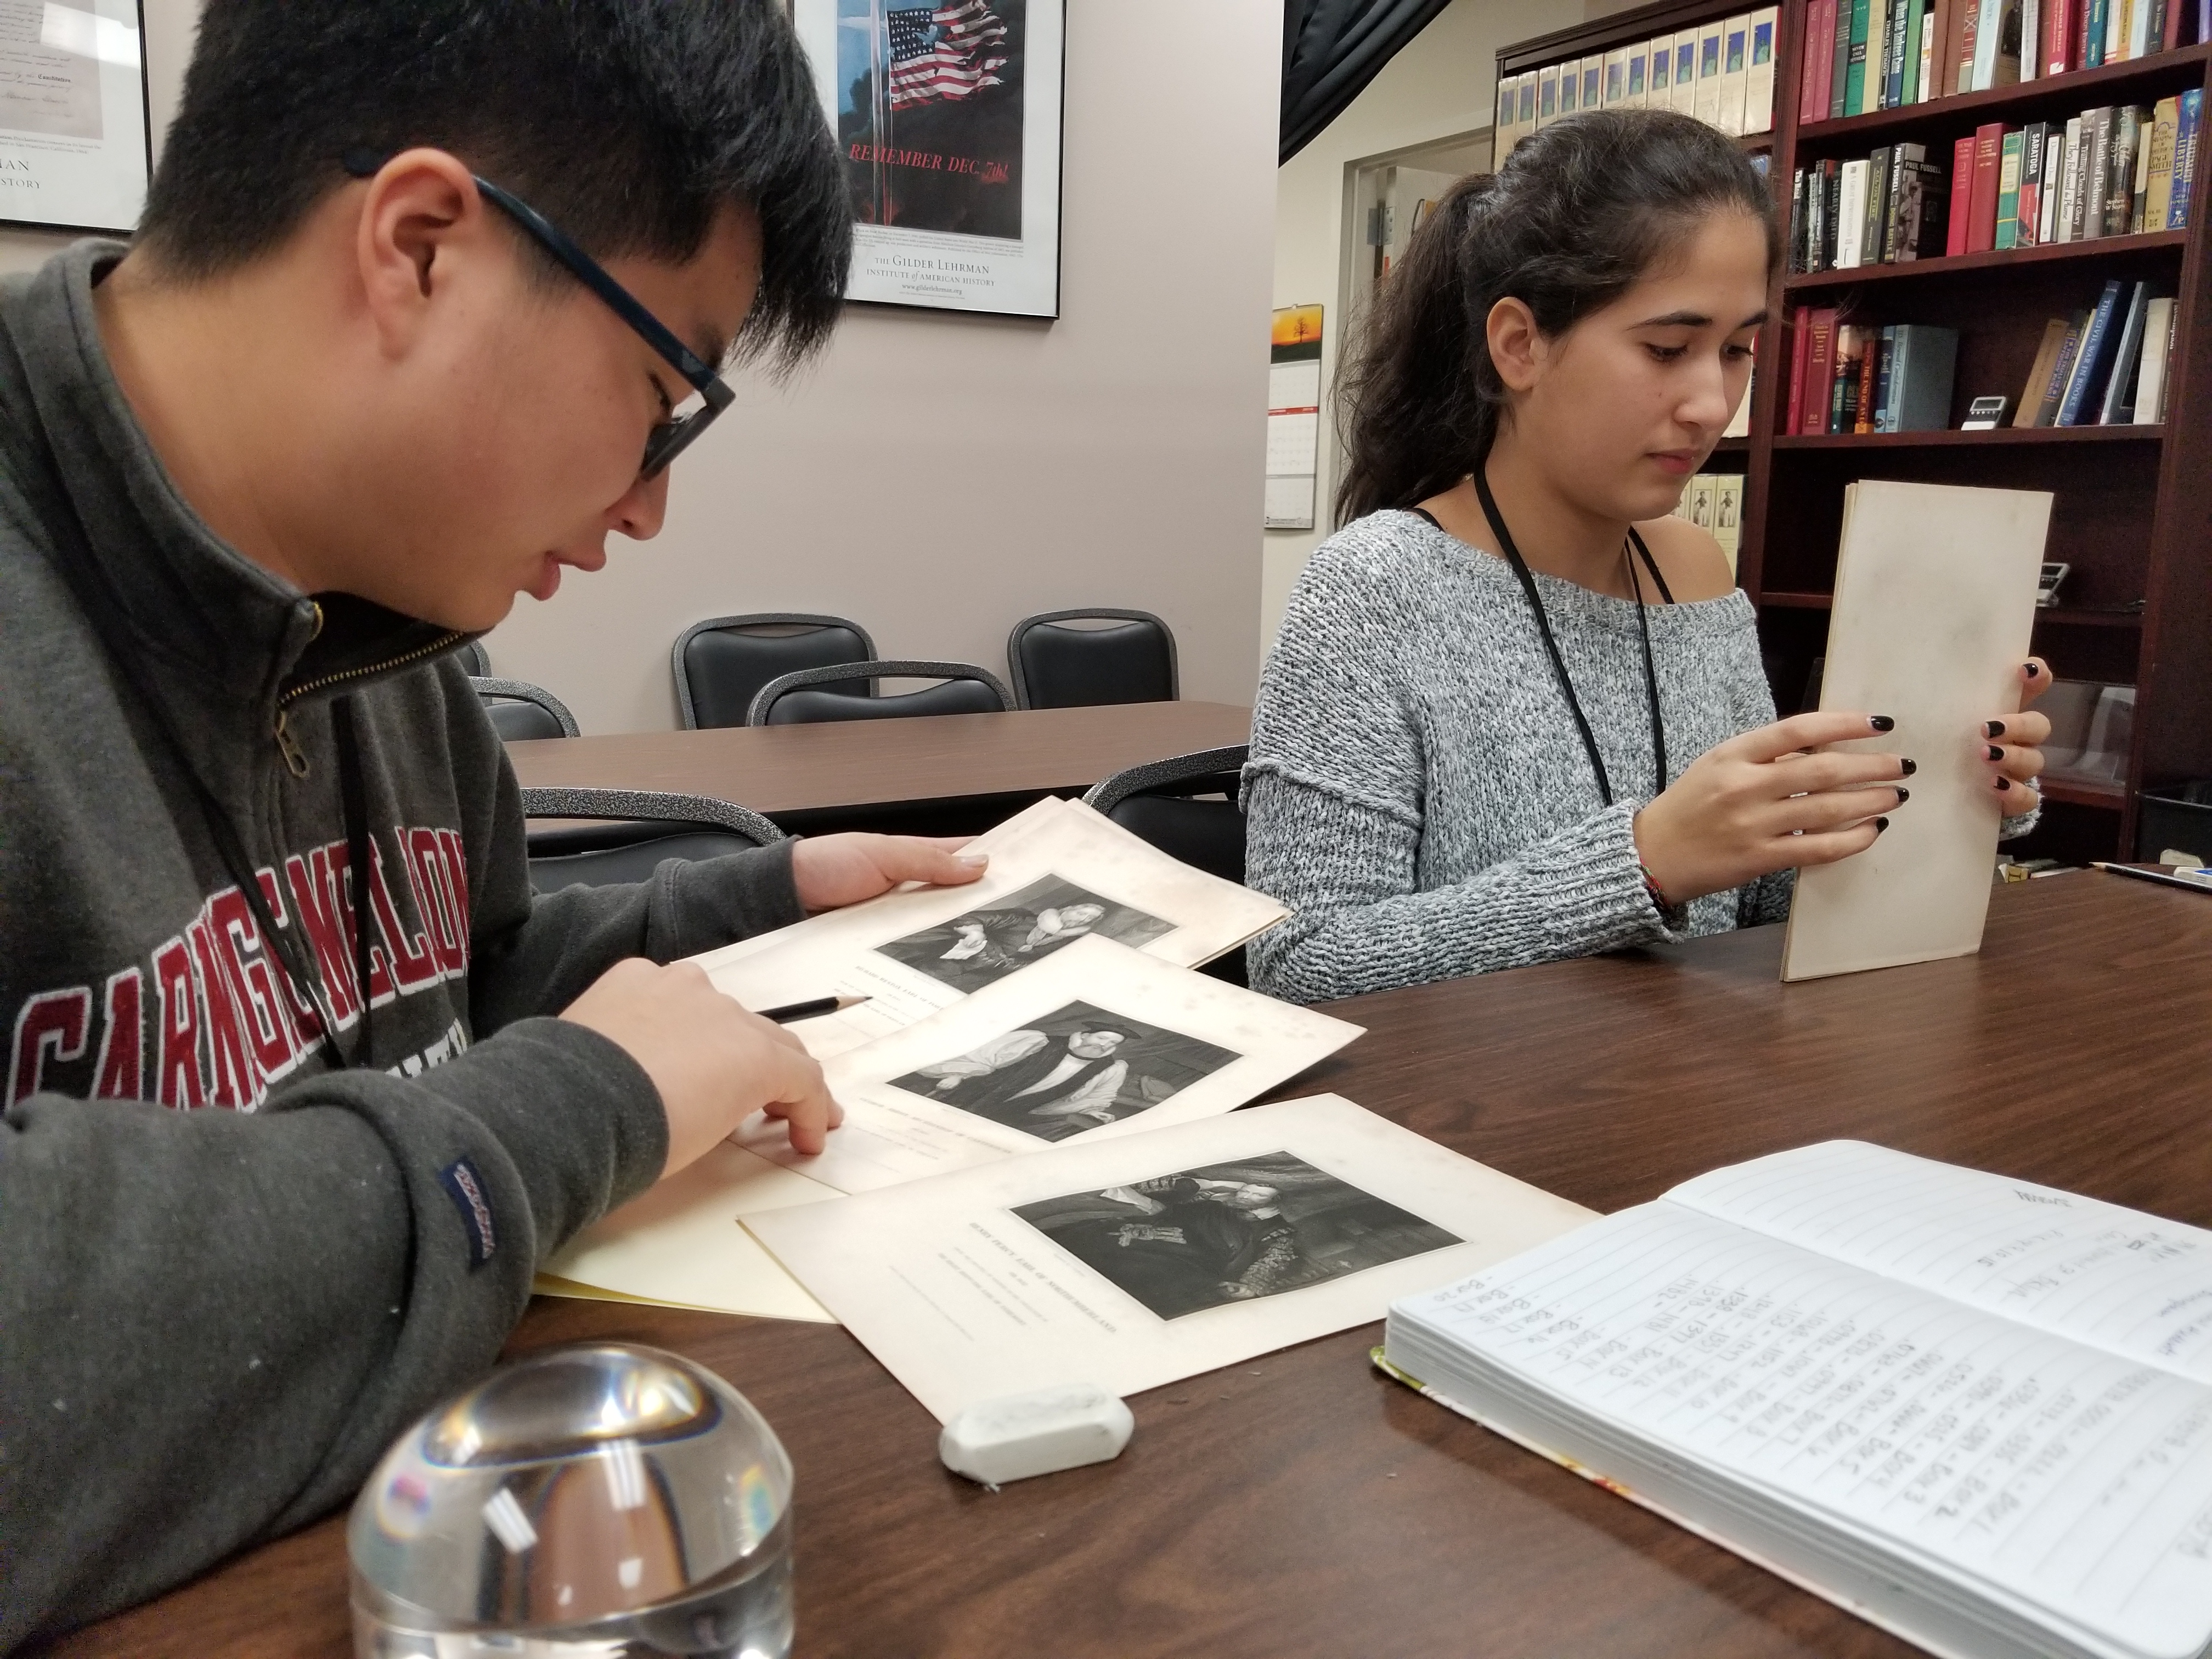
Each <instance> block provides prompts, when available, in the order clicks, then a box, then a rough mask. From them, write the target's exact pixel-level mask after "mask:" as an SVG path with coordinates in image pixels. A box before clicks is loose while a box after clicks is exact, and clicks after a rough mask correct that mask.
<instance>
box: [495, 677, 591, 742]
mask: <svg viewBox="0 0 2212 1659" xmlns="http://www.w3.org/2000/svg"><path fill="white" fill-rule="evenodd" d="M469 684H471V685H473V686H474V687H476V689H477V696H480V697H482V698H483V702H484V712H485V713H486V714H489V715H490V716H491V724H492V729H493V730H494V731H495V732H498V733H499V740H500V741H501V743H519V742H524V741H527V740H528V739H530V738H573V737H575V736H578V735H579V733H578V732H577V730H576V717H575V716H574V714H570V713H569V712H568V704H566V703H564V702H562V701H561V699H560V698H558V697H556V696H554V695H553V694H552V693H551V692H550V691H548V690H546V689H545V688H544V686H542V685H532V684H531V683H530V682H529V681H528V680H495V679H489V678H484V677H483V676H480V675H476V674H471V676H469Z"/></svg>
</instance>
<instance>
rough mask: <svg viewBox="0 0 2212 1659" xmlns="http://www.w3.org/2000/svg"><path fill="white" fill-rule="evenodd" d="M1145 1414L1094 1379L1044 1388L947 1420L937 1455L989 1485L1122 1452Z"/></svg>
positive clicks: (991, 1402) (979, 1405)
mask: <svg viewBox="0 0 2212 1659" xmlns="http://www.w3.org/2000/svg"><path fill="white" fill-rule="evenodd" d="M1136 1426H1137V1419H1135V1418H1133V1417H1132V1416H1131V1415H1130V1414H1129V1408H1128V1407H1127V1406H1125V1405H1123V1404H1122V1403H1121V1401H1120V1400H1119V1399H1117V1398H1116V1397H1115V1396H1114V1395H1110V1394H1109V1393H1107V1392H1106V1390H1105V1389H1102V1388H1099V1387H1097V1385H1096V1384H1094V1383H1070V1384H1067V1385H1065V1386H1063V1387H1060V1388H1056V1389H1038V1390H1036V1392H1035V1393H1034V1394H1013V1395H1006V1397H1005V1398H1004V1399H1001V1400H986V1401H981V1402H979V1403H977V1404H975V1405H973V1406H970V1407H968V1409H967V1410H965V1411H963V1412H962V1413H960V1415H959V1416H957V1417H956V1418H954V1419H952V1420H951V1422H950V1423H947V1424H946V1425H945V1432H944V1433H942V1434H940V1435H939V1436H938V1437H937V1455H939V1457H941V1458H943V1459H944V1460H945V1468H948V1469H951V1471H952V1472H953V1473H954V1474H964V1475H966V1476H967V1477H968V1478H969V1480H980V1481H981V1482H982V1483H983V1484H984V1485H985V1486H1004V1485H1005V1484H1006V1482H1007V1481H1009V1480H1028V1479H1029V1478H1030V1476H1031V1475H1033V1474H1053V1473H1054V1472H1055V1471H1057V1470H1060V1469H1075V1468H1082V1467H1083V1465H1085V1463H1103V1462H1106V1461H1107V1459H1109V1458H1111V1457H1119V1456H1120V1455H1121V1448H1122V1447H1124V1446H1126V1445H1127V1444H1128V1443H1129V1436H1130V1435H1131V1434H1132V1433H1133V1432H1134V1431H1135V1430H1136Z"/></svg>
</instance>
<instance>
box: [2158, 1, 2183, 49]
mask: <svg viewBox="0 0 2212 1659" xmlns="http://www.w3.org/2000/svg"><path fill="white" fill-rule="evenodd" d="M2180 44H2181V3H2180V0H2166V44H2165V45H2164V46H2161V47H2160V51H2161V52H2172V50H2173V49H2174V48H2175V47H2176V46H2179V45H2180Z"/></svg>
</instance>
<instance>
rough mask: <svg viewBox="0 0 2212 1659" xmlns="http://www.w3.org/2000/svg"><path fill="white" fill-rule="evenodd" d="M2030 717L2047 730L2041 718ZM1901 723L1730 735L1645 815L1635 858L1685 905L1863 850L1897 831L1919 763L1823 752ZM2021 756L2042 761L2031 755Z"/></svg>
mask: <svg viewBox="0 0 2212 1659" xmlns="http://www.w3.org/2000/svg"><path fill="white" fill-rule="evenodd" d="M2015 718H2017V717H2015ZM2032 718H2033V719H2034V720H2038V721H2040V722H2042V724H2043V727H2044V729H2045V730H2047V729H2048V726H2049V722H2047V721H2044V720H2043V717H2042V716H2041V715H2035V716H2033V717H2032ZM1893 726H1894V722H1893V721H1892V720H1889V719H1888V717H1887V716H1886V715H1880V714H1799V715H1796V716H1795V717H1794V718H1792V719H1790V720H1778V721H1776V722H1775V723H1774V724H1773V725H1771V726H1760V727H1759V729H1758V730H1757V731H1755V732H1745V733H1744V734H1743V735H1742V736H1741V737H1740V738H1730V739H1729V741H1728V742H1726V743H1723V744H1720V745H1718V746H1717V747H1716V748H1714V749H1711V750H1707V751H1706V752H1705V754H1703V755H1701V756H1699V757H1698V759H1697V760H1695V761H1694V762H1692V763H1691V765H1690V766H1689V768H1688V769H1686V771H1684V773H1683V774H1682V775H1681V776H1680V777H1679V778H1677V779H1676V780H1675V781H1674V783H1673V784H1672V785H1670V786H1669V787H1668V788H1667V790H1666V791H1665V792H1664V793H1662V794H1661V795H1660V796H1659V798H1658V799H1656V800H1654V801H1653V802H1652V803H1651V804H1650V805H1648V806H1646V807H1645V808H1644V810H1643V811H1640V812H1638V814H1637V815H1636V824H1635V834H1636V856H1637V857H1638V859H1640V860H1643V863H1644V868H1645V869H1646V870H1648V871H1649V872H1650V874H1651V878H1652V879H1653V880H1654V881H1656V882H1657V883H1658V884H1659V886H1660V889H1661V890H1662V891H1663V892H1664V893H1665V894H1666V896H1667V902H1668V903H1670V904H1686V903H1688V902H1690V901H1691V900H1692V899H1694V898H1703V897H1704V896H1705V895H1706V894H1708V893H1720V892H1725V891H1726V890H1728V889H1729V888H1731V887H1741V886H1742V885H1743V884H1744V883H1746V882H1747V881H1752V880H1754V879H1756V878H1759V877H1760V876H1764V875H1769V874H1771V873H1772V872H1775V871H1777V870H1788V869H1793V868H1796V867H1797V866H1803V865H1808V864H1832V863H1834V862H1835V861H1836V860H1838V859H1846V858H1849V857H1850V855H1851V854H1854V853H1863V852H1864V851H1865V850H1866V849H1867V848H1869V847H1871V846H1873V845H1874V841H1875V836H1879V835H1880V834H1881V832H1882V831H1883V830H1884V829H1887V828H1888V819H1887V817H1885V816H1883V815H1884V814H1886V813H1887V812H1890V811H1893V810H1894V809H1895V808H1897V807H1899V806H1902V805H1904V804H1905V801H1906V800H1907V799H1909V798H1910V795H1911V791H1910V790H1908V789H1906V788H1905V787H1903V785H1902V784H1901V783H1900V782H1899V780H1902V779H1905V778H1909V777H1911V775H1912V774H1913V771H1914V769H1915V768H1914V764H1913V763H1912V762H1911V761H1910V760H1904V759H1900V758H1899V757H1897V756H1895V755H1865V754H1821V753H1818V752H1814V751H1817V750H1820V748H1821V747H1822V746H1823V745H1824V744H1832V743H1843V742H1846V741H1848V740H1849V739H1850V738H1864V737H1869V736H1871V735H1873V734H1874V733H1875V732H1887V731H1889V730H1891V729H1893ZM1994 746H1995V745H1992V744H1984V747H1994ZM2022 752H2023V753H2024V754H2026V755H2027V756H2031V757H2033V760H2034V763H2035V764H2037V765H2040V764H2041V762H2042V757H2041V756H2040V755H2039V754H2038V753H2037V751H2035V750H2032V749H2030V750H2023V751H2022ZM1992 764H1993V765H1994V763H1992ZM1992 793H1996V791H1995V788H1994V785H1992ZM2022 810H2025V809H2022Z"/></svg>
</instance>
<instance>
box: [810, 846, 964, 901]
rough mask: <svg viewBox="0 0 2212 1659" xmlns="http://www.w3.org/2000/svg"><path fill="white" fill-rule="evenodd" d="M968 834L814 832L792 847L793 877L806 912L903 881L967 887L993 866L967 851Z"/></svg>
mask: <svg viewBox="0 0 2212 1659" xmlns="http://www.w3.org/2000/svg"><path fill="white" fill-rule="evenodd" d="M968 839H969V838H968V837H967V836H945V837H941V838H940V837H937V836H872V835H862V834H848V835H841V836H806V837H805V838H804V839H803V840H801V841H800V842H799V844H798V845H797V846H796V847H794V848H792V849H791V878H792V880H793V883H794V884H796V885H797V887H798V889H799V903H800V904H801V905H802V906H804V907H805V910H806V913H807V914H808V915H813V914H814V913H815V912H817V911H818V910H837V909H842V908H844V907H845V906H846V905H848V904H858V903H859V902H860V901H861V900H863V899H872V898H873V897H875V896H877V895H878V893H888V892H890V890H891V889H892V888H894V887H896V886H898V885H899V884H902V883H903V882H909V881H926V882H930V883H932V884H935V885H937V886H939V887H964V886H965V885H967V884H968V883H969V882H971V881H974V880H975V879H976V878H978V877H979V876H981V874H982V873H983V872H984V871H985V870H986V869H987V868H988V867H989V866H990V862H991V860H990V857H989V855H988V854H983V853H963V852H961V851H960V850H959V849H960V848H963V847H965V846H966V845H967V844H968Z"/></svg>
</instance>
